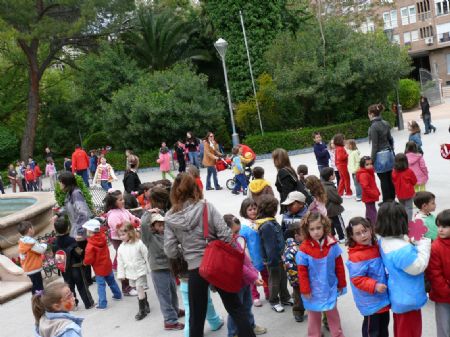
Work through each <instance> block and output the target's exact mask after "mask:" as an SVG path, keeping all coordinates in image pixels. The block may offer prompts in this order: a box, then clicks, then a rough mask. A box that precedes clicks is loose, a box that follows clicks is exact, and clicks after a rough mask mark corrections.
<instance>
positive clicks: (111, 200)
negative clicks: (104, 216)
mask: <svg viewBox="0 0 450 337" xmlns="http://www.w3.org/2000/svg"><path fill="white" fill-rule="evenodd" d="M121 195H122V192H121V191H119V190H117V191H113V192H108V193H106V196H105V199H103V205H104V207H105V212H109V211H110V210H112V209H115V208H117V207H116V202H117V199H119V196H121Z"/></svg>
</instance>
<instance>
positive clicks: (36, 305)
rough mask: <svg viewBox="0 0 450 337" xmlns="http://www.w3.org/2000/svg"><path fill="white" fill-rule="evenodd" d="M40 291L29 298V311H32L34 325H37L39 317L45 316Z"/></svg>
mask: <svg viewBox="0 0 450 337" xmlns="http://www.w3.org/2000/svg"><path fill="white" fill-rule="evenodd" d="M41 292H42V290H38V292H36V293H35V294H34V295H33V297H32V298H31V310H32V311H33V315H34V319H35V321H36V325H39V321H40V319H41V317H42V316H43V315H44V314H45V306H44V303H42V300H41V298H42V293H41Z"/></svg>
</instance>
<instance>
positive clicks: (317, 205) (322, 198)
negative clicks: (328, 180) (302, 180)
mask: <svg viewBox="0 0 450 337" xmlns="http://www.w3.org/2000/svg"><path fill="white" fill-rule="evenodd" d="M306 188H307V189H309V191H310V192H311V194H312V196H313V197H314V200H313V202H312V203H311V204H310V205H309V207H308V210H309V211H316V212H320V213H321V214H322V215H323V216H327V206H326V204H327V192H326V191H325V188H324V187H323V185H322V183H321V182H320V180H319V178H317V177H316V176H308V177H307V178H306Z"/></svg>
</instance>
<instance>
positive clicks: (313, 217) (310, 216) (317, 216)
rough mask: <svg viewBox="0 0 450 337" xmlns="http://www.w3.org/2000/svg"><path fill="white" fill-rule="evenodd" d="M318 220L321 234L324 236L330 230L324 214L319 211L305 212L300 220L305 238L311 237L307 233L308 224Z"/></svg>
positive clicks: (329, 223) (328, 220)
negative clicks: (321, 229)
mask: <svg viewBox="0 0 450 337" xmlns="http://www.w3.org/2000/svg"><path fill="white" fill-rule="evenodd" d="M317 220H319V221H320V222H321V223H322V226H323V236H324V237H326V236H327V235H328V234H330V232H331V222H330V219H328V218H327V217H326V216H324V215H323V214H322V213H320V212H308V213H306V214H305V215H304V216H303V218H302V221H301V227H302V233H303V236H304V237H305V238H306V239H311V235H310V234H309V225H310V223H311V222H313V221H317Z"/></svg>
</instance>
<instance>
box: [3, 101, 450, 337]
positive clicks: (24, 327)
mask: <svg viewBox="0 0 450 337" xmlns="http://www.w3.org/2000/svg"><path fill="white" fill-rule="evenodd" d="M431 111H432V114H433V115H432V116H433V123H434V125H435V126H436V127H437V132H436V133H435V134H431V135H422V141H423V150H424V153H425V155H424V158H425V162H426V164H427V166H428V169H429V172H430V180H429V182H428V184H427V190H429V191H431V192H433V193H435V194H436V196H437V200H436V203H437V210H436V214H437V212H439V211H441V210H443V209H445V208H448V207H450V191H449V176H450V161H446V160H443V159H442V158H441V156H440V153H439V150H440V148H439V145H440V144H442V143H448V142H450V134H449V131H448V127H449V123H450V113H448V111H450V104H442V105H440V106H437V107H432V108H431ZM418 116H419V113H418V112H417V111H416V112H411V113H407V114H405V124H406V121H407V120H411V119H417V120H418ZM420 124H421V126H422V127H423V124H422V123H421V122H420ZM342 131H343V132H344V133H345V130H342ZM392 132H393V137H394V140H395V150H396V152H400V151H403V150H404V145H405V143H406V141H407V139H408V132H407V130H404V131H400V132H399V131H396V130H395V131H392ZM358 147H359V150H360V151H361V154H362V155H366V154H369V153H370V147H369V144H368V142H367V141H364V142H362V143H360V144H358ZM291 161H292V165H293V166H294V167H297V166H298V165H299V164H306V165H308V167H309V170H310V174H316V175H317V174H318V171H317V166H316V162H315V158H314V154H313V153H306V154H301V155H296V156H291ZM255 165H257V166H262V167H263V168H264V169H265V171H266V177H265V178H266V179H267V180H269V181H270V182H272V184H274V182H275V177H276V170H275V168H274V166H273V163H272V161H271V160H269V159H267V160H260V161H257V162H256V164H255ZM201 175H202V180H203V182H204V183H205V178H206V170H202V172H201ZM231 176H232V172H231V171H230V170H227V171H224V172H221V173H219V183H220V185H221V186H223V187H224V189H223V190H222V191H206V192H205V198H206V199H207V200H209V201H210V202H212V203H213V204H214V205H216V207H217V208H218V209H219V211H220V212H222V213H223V214H224V213H233V214H235V215H238V212H239V207H240V203H241V201H242V200H243V199H244V197H243V196H235V195H232V194H231V193H230V191H229V190H227V189H226V188H225V181H226V180H227V179H229V178H230V177H231ZM140 177H141V181H143V182H144V181H152V180H156V179H160V174H159V172H158V171H151V172H144V173H141V174H140ZM121 179H122V177H120V176H119V181H118V182H116V183H115V184H114V187H117V188H119V189H123V186H122V182H121ZM344 207H345V212H344V214H343V216H344V220H345V222H346V223H347V222H348V220H349V219H350V218H351V217H353V216H357V215H364V210H365V208H364V204H363V203H361V202H356V201H355V200H353V199H344ZM341 247H342V248H343V249H344V250H346V249H345V247H344V246H343V245H341ZM346 259H347V254H346V253H345V254H344V260H346ZM346 273H347V271H346ZM347 284H348V273H347ZM90 290H91V292H92V294H93V296H94V297H96V286H95V284H94V285H93V286H91V287H90ZM261 293H262V289H261ZM108 296H109V299H111V294H110V293H109V294H108ZM179 298H180V301H181V296H179ZM149 299H150V307H151V310H152V311H151V313H150V315H149V316H148V317H147V318H145V319H143V320H142V321H139V322H136V321H135V320H134V315H135V314H136V312H137V309H138V304H137V299H136V298H135V297H126V298H124V299H123V300H122V301H121V302H116V301H112V300H109V303H108V310H106V311H97V310H95V309H92V310H84V309H79V310H78V311H77V312H75V315H78V316H80V317H83V318H85V321H84V324H83V336H85V337H94V336H108V337H122V336H134V337H150V336H157V337H165V336H182V332H181V331H164V329H163V319H162V315H161V312H160V309H159V304H158V301H157V298H156V295H155V292H154V290H153V286H152V285H151V284H150V289H149ZM213 300H214V303H215V306H216V309H217V310H218V312H219V313H220V314H221V315H222V316H223V317H226V312H225V309H224V307H223V305H222V303H221V301H220V298H219V296H218V295H217V294H213ZM338 309H339V312H340V316H341V321H342V327H343V331H344V334H345V336H347V337H356V336H361V332H360V328H361V323H362V316H361V315H360V313H359V312H358V311H357V309H356V306H355V304H354V302H353V297H352V295H351V289H350V285H349V284H348V293H347V294H346V295H344V296H343V297H341V298H340V299H339V301H338ZM253 313H254V315H255V320H256V323H257V324H258V325H261V326H264V327H267V329H268V333H267V334H266V336H275V337H283V336H306V331H307V322H306V321H305V322H303V323H296V322H295V321H294V319H293V316H292V313H291V310H290V308H289V307H286V311H285V312H284V313H275V312H274V311H272V310H271V308H270V305H269V304H268V303H267V302H264V306H263V307H261V308H253ZM422 316H423V336H435V335H436V332H435V323H434V303H432V302H428V303H427V305H426V306H425V307H424V308H423V310H422ZM33 321H34V320H33V316H32V313H31V306H30V295H29V294H25V295H22V296H21V297H19V298H17V299H15V300H13V301H11V302H9V303H6V304H4V305H2V306H0V327H1V335H2V336H7V337H24V336H30V335H31V330H32V328H33ZM392 325H393V324H392V319H391V325H390V328H391V331H392ZM226 335H227V329H226V326H224V327H223V328H222V329H221V330H219V331H217V332H211V331H210V330H209V327H208V325H207V324H205V336H217V337H218V336H226ZM392 335H393V334H392ZM325 336H328V334H327V333H326V334H325Z"/></svg>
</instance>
